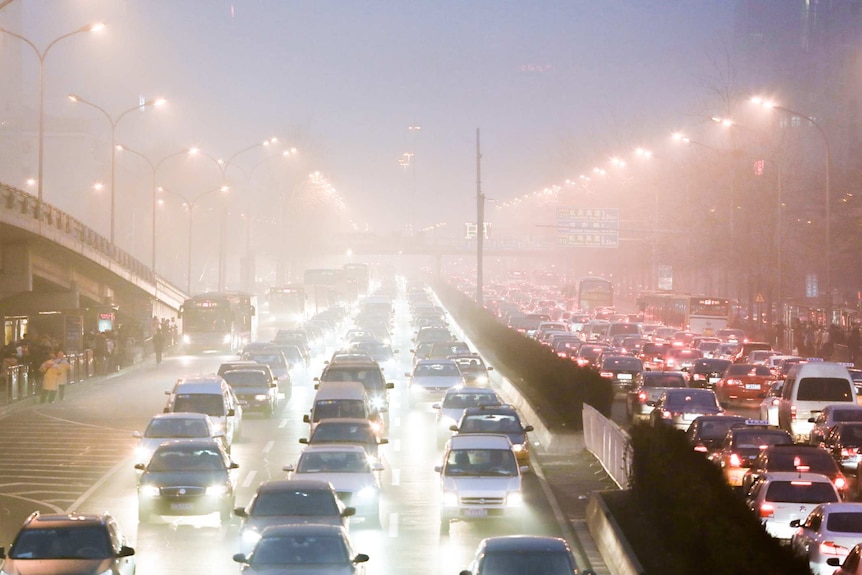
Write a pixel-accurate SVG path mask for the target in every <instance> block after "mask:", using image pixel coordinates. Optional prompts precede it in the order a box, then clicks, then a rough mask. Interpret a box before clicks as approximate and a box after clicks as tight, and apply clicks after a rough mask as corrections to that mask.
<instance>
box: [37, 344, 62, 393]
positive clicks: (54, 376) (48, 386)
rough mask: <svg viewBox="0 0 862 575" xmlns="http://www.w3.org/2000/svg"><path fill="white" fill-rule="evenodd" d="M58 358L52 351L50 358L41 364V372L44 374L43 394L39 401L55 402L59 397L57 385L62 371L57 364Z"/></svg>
mask: <svg viewBox="0 0 862 575" xmlns="http://www.w3.org/2000/svg"><path fill="white" fill-rule="evenodd" d="M56 359H57V358H56V355H55V354H54V352H51V353H50V354H49V355H48V359H46V360H45V361H43V362H42V364H41V365H40V366H39V373H40V374H41V375H42V396H41V398H40V400H39V403H45V402H47V403H54V400H55V399H56V398H57V387H58V386H59V383H60V376H61V374H62V371H60V369H59V368H58V367H57V366H56V365H55V361H56Z"/></svg>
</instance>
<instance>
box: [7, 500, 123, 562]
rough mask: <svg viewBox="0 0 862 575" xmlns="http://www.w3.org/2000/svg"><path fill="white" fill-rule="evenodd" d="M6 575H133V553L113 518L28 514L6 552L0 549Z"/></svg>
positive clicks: (104, 515) (71, 514)
mask: <svg viewBox="0 0 862 575" xmlns="http://www.w3.org/2000/svg"><path fill="white" fill-rule="evenodd" d="M0 559H3V567H2V570H0V572H2V573H4V574H6V575H30V574H35V573H39V574H48V573H51V574H54V573H58V574H66V573H71V574H75V575H78V574H90V573H92V574H93V575H96V574H98V575H133V574H134V573H135V550H134V549H132V548H131V547H129V546H128V545H127V541H126V538H125V537H123V534H122V533H121V532H120V528H119V526H118V525H117V522H116V521H114V519H113V517H111V516H110V515H109V514H107V513H105V514H103V515H83V514H78V513H69V514H62V515H42V514H40V513H39V512H38V511H37V512H35V513H33V514H31V515H30V516H29V517H28V518H27V520H26V521H24V525H23V526H22V527H21V529H20V530H19V531H18V534H17V535H15V539H14V540H13V541H12V545H11V546H10V547H9V550H8V551H6V550H5V549H3V548H2V547H0Z"/></svg>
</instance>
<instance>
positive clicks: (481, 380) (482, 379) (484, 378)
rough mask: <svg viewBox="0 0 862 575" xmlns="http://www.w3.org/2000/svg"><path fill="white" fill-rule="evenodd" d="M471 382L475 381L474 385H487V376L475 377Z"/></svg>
mask: <svg viewBox="0 0 862 575" xmlns="http://www.w3.org/2000/svg"><path fill="white" fill-rule="evenodd" d="M473 381H475V382H476V383H488V376H487V375H484V374H482V375H477V376H476V377H475V378H473Z"/></svg>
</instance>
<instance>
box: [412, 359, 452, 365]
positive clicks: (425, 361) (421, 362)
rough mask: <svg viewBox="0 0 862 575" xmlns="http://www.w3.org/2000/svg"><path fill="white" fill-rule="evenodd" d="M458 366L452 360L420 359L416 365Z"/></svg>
mask: <svg viewBox="0 0 862 575" xmlns="http://www.w3.org/2000/svg"><path fill="white" fill-rule="evenodd" d="M438 363H442V364H446V365H458V364H456V363H455V362H454V361H453V360H451V359H420V360H419V361H417V362H416V365H434V364H438Z"/></svg>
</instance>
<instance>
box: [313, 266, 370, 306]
mask: <svg viewBox="0 0 862 575" xmlns="http://www.w3.org/2000/svg"><path fill="white" fill-rule="evenodd" d="M302 283H303V285H304V286H305V289H306V290H307V291H308V297H309V299H310V300H311V305H312V306H313V309H314V313H319V312H321V311H323V310H325V309H327V308H330V307H332V306H336V305H347V306H349V305H350V304H351V303H353V302H354V301H356V299H357V297H358V287H357V285H356V281H355V279H354V278H351V277H348V274H347V271H345V270H344V269H338V268H317V269H308V270H305V273H304V274H303V278H302Z"/></svg>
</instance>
